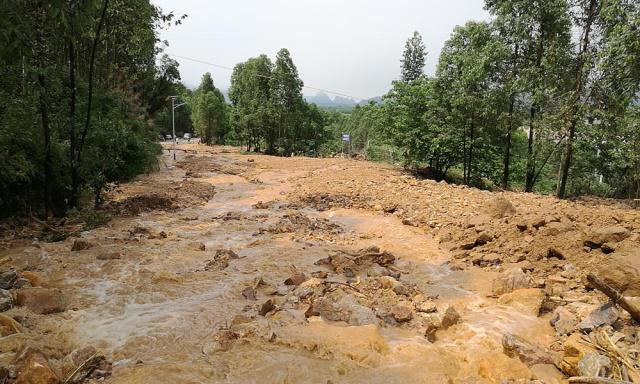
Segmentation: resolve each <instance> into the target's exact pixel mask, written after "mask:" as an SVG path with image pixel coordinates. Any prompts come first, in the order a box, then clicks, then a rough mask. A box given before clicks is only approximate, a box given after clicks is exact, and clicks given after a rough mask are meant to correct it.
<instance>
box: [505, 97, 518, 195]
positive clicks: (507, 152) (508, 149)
mask: <svg viewBox="0 0 640 384" xmlns="http://www.w3.org/2000/svg"><path fill="white" fill-rule="evenodd" d="M515 104H516V97H515V94H512V95H511V100H510V101H509V123H508V125H507V137H506V139H505V149H504V170H503V172H502V189H509V166H510V163H511V131H512V130H513V110H514V107H515Z"/></svg>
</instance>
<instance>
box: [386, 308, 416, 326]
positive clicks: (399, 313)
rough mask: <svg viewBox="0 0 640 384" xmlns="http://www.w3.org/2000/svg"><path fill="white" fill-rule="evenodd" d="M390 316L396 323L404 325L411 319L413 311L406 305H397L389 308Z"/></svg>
mask: <svg viewBox="0 0 640 384" xmlns="http://www.w3.org/2000/svg"><path fill="white" fill-rule="evenodd" d="M391 316H393V319H394V320H395V321H397V322H398V323H405V322H407V321H409V320H411V319H412V318H413V311H412V310H411V307H410V306H409V305H408V304H397V305H394V306H393V308H391Z"/></svg>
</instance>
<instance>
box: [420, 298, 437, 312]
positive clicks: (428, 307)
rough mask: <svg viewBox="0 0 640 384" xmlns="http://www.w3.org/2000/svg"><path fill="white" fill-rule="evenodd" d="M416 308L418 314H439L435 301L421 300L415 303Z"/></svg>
mask: <svg viewBox="0 0 640 384" xmlns="http://www.w3.org/2000/svg"><path fill="white" fill-rule="evenodd" d="M414 308H415V309H416V311H417V312H422V313H435V312H438V307H437V306H436V304H435V303H434V302H433V301H430V300H421V301H417V302H414Z"/></svg>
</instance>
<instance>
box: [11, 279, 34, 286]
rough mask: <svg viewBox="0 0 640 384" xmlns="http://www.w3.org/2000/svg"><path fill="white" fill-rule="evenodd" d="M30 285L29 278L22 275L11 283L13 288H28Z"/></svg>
mask: <svg viewBox="0 0 640 384" xmlns="http://www.w3.org/2000/svg"><path fill="white" fill-rule="evenodd" d="M30 287H32V285H31V282H30V281H29V280H27V279H25V278H24V277H18V279H17V280H16V282H15V283H13V288H14V289H20V288H30Z"/></svg>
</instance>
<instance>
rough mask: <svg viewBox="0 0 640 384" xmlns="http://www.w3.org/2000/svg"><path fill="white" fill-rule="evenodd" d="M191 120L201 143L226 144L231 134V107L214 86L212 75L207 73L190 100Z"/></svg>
mask: <svg viewBox="0 0 640 384" xmlns="http://www.w3.org/2000/svg"><path fill="white" fill-rule="evenodd" d="M188 100H189V102H188V104H190V105H191V111H192V112H191V119H192V121H193V125H194V128H195V131H196V133H197V134H198V135H199V136H200V141H201V142H202V143H204V144H208V145H212V144H214V143H219V144H220V143H224V139H225V135H226V134H227V133H228V132H229V112H228V110H229V106H228V105H227V103H226V102H225V100H224V95H223V94H222V92H220V90H219V89H218V88H216V87H215V86H214V85H213V79H212V78H211V74H210V73H208V72H207V73H205V74H204V76H203V77H202V82H201V83H200V86H199V87H198V89H196V91H195V92H194V93H193V96H191V97H190V98H189V99H188Z"/></svg>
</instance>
